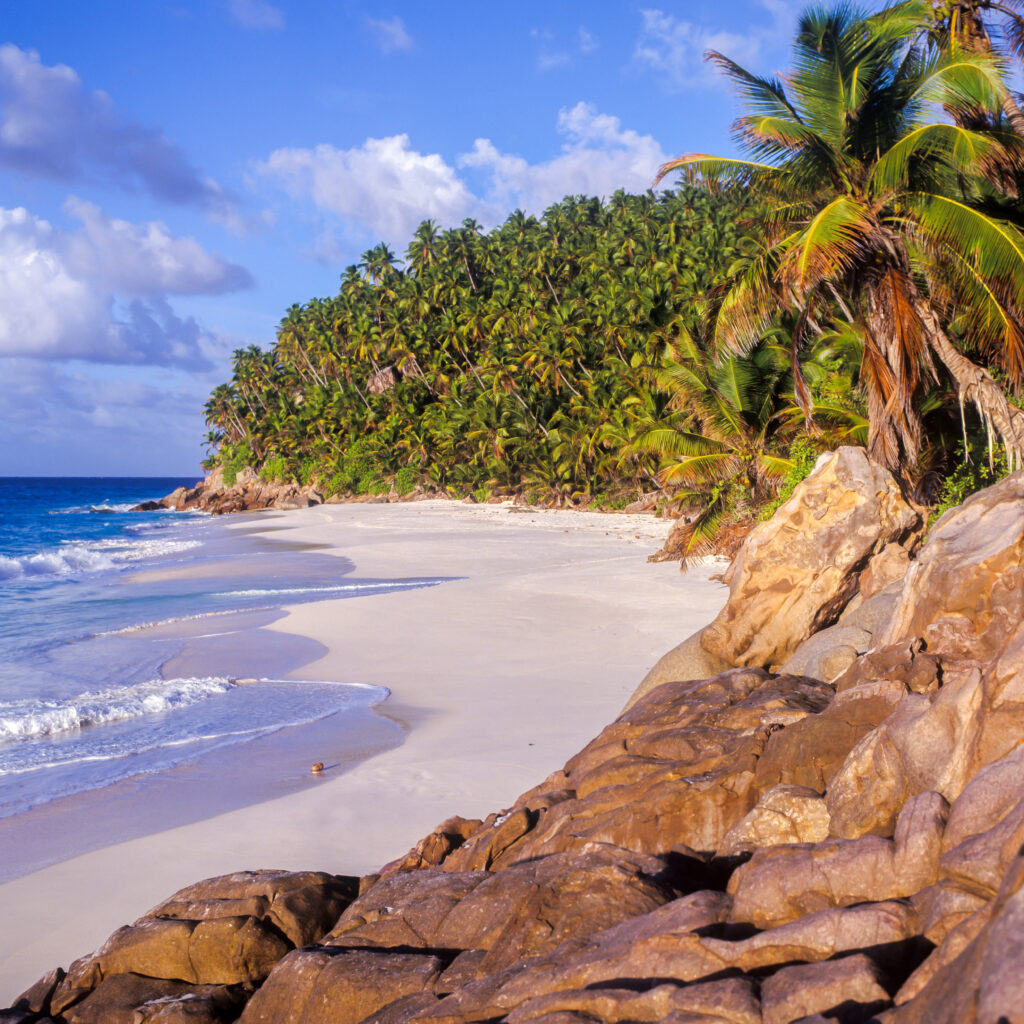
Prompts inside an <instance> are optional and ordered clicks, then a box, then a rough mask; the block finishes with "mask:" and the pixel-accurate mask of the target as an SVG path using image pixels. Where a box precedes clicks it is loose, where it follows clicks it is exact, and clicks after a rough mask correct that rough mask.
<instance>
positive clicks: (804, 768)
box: [756, 678, 907, 793]
mask: <svg viewBox="0 0 1024 1024" xmlns="http://www.w3.org/2000/svg"><path fill="white" fill-rule="evenodd" d="M906 693H907V690H906V686H905V685H904V684H903V683H901V682H899V681H898V680H896V681H890V680H886V679H884V678H883V679H881V680H879V681H877V682H869V683H864V684H862V685H860V686H857V687H856V688H854V689H850V690H845V691H841V692H839V693H836V694H834V695H832V693H831V690H830V691H829V694H830V696H831V699H830V701H829V703H828V705H827V707H825V708H824V710H822V711H820V712H819V713H818V714H816V715H809V716H807V717H806V718H804V719H803V720H801V721H799V722H795V723H794V724H792V725H790V726H789V727H788V728H786V729H782V730H780V731H779V732H776V733H773V734H772V735H771V736H770V737H769V739H768V743H767V744H766V746H765V749H764V753H763V754H762V755H761V758H760V760H759V761H758V763H757V769H756V781H757V786H758V788H759V789H761V790H762V791H765V790H768V789H770V788H772V787H773V786H776V785H778V784H779V783H786V784H788V785H794V786H805V787H807V788H809V789H813V790H815V791H816V792H818V793H824V792H825V790H826V787H827V786H828V785H829V783H830V781H831V779H832V777H833V776H834V775H835V773H836V772H837V771H839V769H840V768H841V767H842V766H843V764H844V762H845V761H846V759H847V757H848V756H849V754H850V751H851V750H853V749H854V748H855V747H856V746H857V744H858V743H859V742H860V741H861V740H862V739H864V737H866V736H868V735H869V734H870V733H871V732H872V730H874V729H875V728H876V727H877V726H879V725H880V724H881V723H882V722H884V721H885V720H886V719H887V718H888V717H889V715H891V714H892V713H893V711H894V710H895V709H896V708H897V707H898V706H899V704H900V702H901V701H902V700H903V698H904V697H905V696H906Z"/></svg>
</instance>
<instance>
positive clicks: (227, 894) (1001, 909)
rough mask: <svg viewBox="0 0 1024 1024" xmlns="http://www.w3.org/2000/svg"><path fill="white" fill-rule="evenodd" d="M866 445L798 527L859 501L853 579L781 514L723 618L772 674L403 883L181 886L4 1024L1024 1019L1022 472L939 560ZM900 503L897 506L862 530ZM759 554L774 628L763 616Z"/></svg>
mask: <svg viewBox="0 0 1024 1024" xmlns="http://www.w3.org/2000/svg"><path fill="white" fill-rule="evenodd" d="M842 460H843V461H850V460H851V457H849V456H843V457H842ZM839 461H840V460H838V459H837V460H836V461H835V462H834V463H827V462H826V463H822V464H820V465H819V470H822V469H823V467H824V469H823V479H820V480H818V481H817V482H815V481H814V480H813V478H812V480H811V481H810V482H809V486H808V488H807V492H806V494H805V495H804V497H802V498H801V499H800V501H799V502H797V504H796V505H795V506H794V508H791V509H790V511H789V512H788V513H787V514H786V517H784V518H787V517H788V518H789V519H790V521H792V516H793V515H795V513H796V510H797V509H801V508H802V509H804V510H805V513H806V510H807V508H808V507H809V506H808V505H807V504H806V501H810V497H809V496H810V495H813V494H815V493H818V494H830V495H831V496H832V498H834V499H835V500H836V502H837V504H838V505H839V506H840V507H841V509H844V510H846V511H844V512H843V513H842V515H848V516H852V517H853V519H847V524H848V525H847V529H848V532H850V533H851V534H855V535H856V536H853V537H851V538H850V539H849V545H847V546H846V547H844V546H843V544H842V543H840V540H841V538H840V537H839V534H838V533H835V534H833V533H832V532H831V531H830V530H828V529H826V531H825V532H826V534H827V535H828V536H830V537H831V540H830V541H828V543H827V544H826V545H825V549H826V550H827V551H829V552H831V556H830V557H834V558H835V559H836V560H837V561H838V563H839V564H842V565H845V566H846V569H845V571H844V573H843V574H842V576H841V580H842V582H841V581H840V576H839V575H837V574H835V573H830V572H829V571H828V567H827V566H825V567H821V566H819V569H820V570H821V571H820V574H819V575H824V576H827V577H828V579H826V580H825V582H823V583H821V584H820V585H817V584H816V579H817V578H816V577H815V578H811V576H808V575H806V574H808V573H811V572H812V570H811V568H810V561H809V559H810V556H809V554H807V552H806V551H805V552H804V553H803V554H800V555H799V557H797V555H794V556H793V570H792V574H791V575H792V581H793V582H792V585H793V587H794V588H797V589H799V587H800V586H802V585H806V587H807V588H808V589H810V590H812V591H813V595H812V597H813V601H811V602H810V604H809V603H808V601H807V600H804V598H803V597H802V596H801V595H800V594H797V593H795V592H791V590H790V589H789V585H788V584H786V585H783V582H782V581H783V580H785V579H789V578H790V577H788V576H786V575H785V573H786V572H789V570H784V569H783V568H781V566H782V565H783V563H782V562H781V561H780V559H778V558H775V557H774V556H773V557H771V558H769V557H768V556H767V555H766V554H765V552H766V550H767V548H766V547H765V544H766V541H765V536H766V535H765V534H762V535H761V536H760V537H758V536H756V531H755V534H752V535H751V538H750V540H749V541H748V544H749V545H750V549H749V550H748V549H745V550H744V552H743V553H742V554H741V558H740V562H739V563H738V569H737V570H736V572H734V574H733V580H734V582H735V581H736V580H737V579H740V580H741V581H744V580H745V581H746V582H742V585H741V584H737V585H736V586H737V591H736V593H737V594H741V593H742V594H747V595H749V598H750V601H751V602H752V604H753V606H755V608H754V610H752V611H750V612H749V614H747V615H746V617H744V615H743V614H742V613H741V612H742V610H741V609H739V608H737V609H736V610H735V614H733V615H731V616H727V617H725V618H723V619H722V620H721V622H720V626H721V627H722V630H723V631H725V630H726V627H727V626H730V624H733V623H735V624H737V629H738V630H740V634H739V635H738V636H737V638H736V639H735V641H731V640H730V641H729V644H728V645H727V646H728V649H729V651H731V652H733V653H732V654H731V655H730V656H731V657H739V658H740V659H742V658H744V657H748V656H749V657H751V658H753V657H754V654H753V653H752V652H755V651H756V652H758V653H757V655H756V657H757V658H764V659H765V660H766V664H760V665H747V666H738V667H730V668H726V669H725V670H722V671H717V672H714V673H712V674H710V675H709V676H707V677H705V678H697V679H693V678H682V679H672V678H665V679H662V680H661V681H660V682H659V683H658V684H657V685H653V686H652V687H650V688H649V689H648V691H647V692H645V693H642V694H639V695H638V696H637V697H636V698H635V699H634V701H633V703H632V704H631V706H630V707H629V708H628V709H627V710H626V711H624V712H623V713H622V714H621V715H620V716H619V718H618V719H616V721H614V722H613V723H611V724H610V725H609V726H608V727H607V728H605V729H604V730H603V731H602V732H601V734H600V735H599V736H597V737H596V738H595V739H594V740H593V741H592V742H591V743H589V744H587V746H586V747H584V748H583V750H581V751H580V752H579V753H578V754H576V755H575V757H573V758H571V759H570V760H569V761H568V763H567V764H566V765H565V766H564V767H563V768H562V769H560V770H559V771H556V772H554V773H553V774H552V775H550V776H549V777H548V778H547V779H545V780H544V781H543V782H541V783H540V784H539V785H538V786H536V787H535V788H534V789H532V790H530V791H529V792H527V793H524V794H523V795H522V796H521V797H520V798H519V799H518V800H517V801H515V803H514V804H513V805H512V806H511V807H508V808H505V809H503V810H501V811H500V812H496V813H494V814H492V815H490V816H488V817H487V818H486V819H484V820H483V821H480V820H467V819H463V818H458V817H455V818H451V819H449V820H448V821H446V822H444V823H442V824H441V825H439V826H438V828H437V829H435V830H434V831H433V832H432V833H430V834H429V835H428V836H425V837H424V838H423V839H422V840H421V841H420V842H419V843H417V844H416V845H415V846H414V847H413V849H412V850H410V851H409V852H408V853H406V854H405V855H403V856H400V857H398V858H397V859H396V860H394V861H392V862H391V863H389V864H387V865H384V866H383V867H382V868H381V869H380V871H379V873H378V874H376V875H371V876H368V877H365V878H363V879H360V880H356V879H352V878H345V877H338V876H333V875H322V874H315V873H305V874H286V873H274V872H256V873H251V874H240V875H232V876H227V877H226V878H221V879H212V880H210V881H208V882H203V883H199V884H198V885H197V886H193V887H191V888H189V889H186V890H183V891H182V892H180V893H178V894H176V895H175V896H173V897H172V898H171V899H170V900H168V901H167V902H165V903H164V904H161V906H159V907H157V908H155V909H154V910H153V911H151V912H150V913H149V914H147V915H146V916H145V917H143V918H141V919H140V920H139V921H137V922H135V924H133V925H130V926H126V927H125V928H122V929H120V930H119V931H118V932H115V934H114V935H113V936H111V938H110V939H109V940H108V942H107V943H106V944H105V945H104V946H103V947H102V948H101V949H100V950H98V951H97V952H96V953H93V954H91V955H90V956H87V957H83V958H82V959H81V960H79V961H77V962H76V963H74V964H72V965H71V966H70V968H68V970H67V972H65V971H63V970H61V969H57V970H55V971H53V972H51V973H50V974H48V975H46V976H45V977H44V978H41V979H40V980H39V981H38V982H37V983H36V984H35V985H33V986H32V987H31V988H30V989H28V990H27V991H26V993H25V994H24V995H23V996H22V997H21V998H20V999H19V1000H18V1001H17V1003H16V1007H15V1009H13V1010H11V1011H9V1012H8V1016H7V1017H6V1018H2V1017H0V1019H9V1020H23V1021H31V1022H42V1021H47V1020H50V1021H56V1022H58V1024H86V1022H91V1021H104V1022H115V1024H117V1022H121V1021H124V1022H126V1024H129V1022H131V1024H135V1022H142V1021H153V1022H157V1021H161V1022H167V1024H170V1022H172V1021H173V1022H185V1021H189V1022H193V1024H194V1022H197V1021H198V1022H211V1024H213V1022H218V1024H226V1022H229V1021H241V1022H243V1024H271V1022H274V1024H338V1022H342V1024H405V1022H416V1024H471V1022H492V1021H507V1022H509V1024H520V1022H522V1024H526V1022H534V1021H536V1022H538V1024H594V1022H607V1024H625V1022H640V1024H647V1022H650V1024H654V1022H657V1021H671V1022H677V1024H683V1022H686V1024H689V1022H693V1024H698V1022H699V1024H791V1022H794V1021H805V1022H808V1024H810V1022H817V1024H824V1022H833V1024H858V1022H864V1024H867V1022H877V1024H918V1022H922V1021H928V1022H929V1024H931V1022H937V1024H1004V1022H1005V1024H1024V972H1022V971H1021V963H1022V960H1024V654H1022V652H1024V616H1022V614H1021V613H1022V611H1024V607H1022V601H1024V597H1022V595H1024V474H1022V475H1018V476H1014V477H1010V478H1008V479H1007V480H1004V481H1003V482H1002V483H1000V484H997V485H996V486H994V487H992V488H989V489H988V490H987V491H985V492H982V493H980V494H978V495H976V496H975V497H974V498H972V499H970V500H969V501H968V502H966V503H965V504H964V505H963V506H962V507H961V508H960V509H957V510H954V511H953V512H951V513H949V514H947V515H946V516H945V517H943V519H942V520H940V522H939V523H938V524H937V525H936V526H935V527H934V528H933V530H932V533H931V535H930V536H929V538H928V540H927V542H926V543H925V544H924V546H923V548H922V549H921V551H920V554H919V555H918V556H917V557H916V559H915V558H912V557H911V554H912V551H913V540H912V538H913V536H914V531H916V530H917V529H918V525H917V524H916V520H914V519H913V516H912V515H911V514H908V513H907V511H906V510H905V508H904V507H903V506H901V505H900V504H899V503H898V502H897V501H896V499H895V497H894V496H893V495H892V494H891V492H890V491H889V490H888V489H887V485H886V486H881V485H882V484H884V483H885V478H884V477H882V476H880V475H879V473H876V472H874V470H870V471H864V472H862V473H860V475H859V476H855V475H849V476H848V477H847V478H846V479H847V480H849V481H853V483H854V484H855V485H856V487H861V488H864V489H865V490H866V492H867V497H866V498H865V500H864V502H858V501H857V500H854V499H853V498H850V497H848V496H847V497H842V496H841V495H840V494H839V492H838V491H837V490H836V488H837V487H838V486H839V485H838V484H837V483H836V481H837V480H838V478H839V474H840V471H839V469H838V468H837V467H838V464H839ZM844 472H845V470H844ZM858 481H859V482H858ZM843 486H846V485H845V484H844V485H843ZM851 486H852V485H851ZM879 488H880V489H879ZM879 494H881V495H883V498H884V500H882V499H879V501H878V504H876V506H875V511H872V512H870V513H867V518H868V519H871V518H873V519H875V520H876V521H877V523H881V522H883V521H884V522H885V523H888V525H885V526H884V528H883V527H878V528H877V529H875V528H870V529H869V528H868V527H867V526H863V527H862V528H861V527H858V528H857V529H854V528H853V525H852V523H853V521H854V520H856V521H858V522H861V523H863V522H864V521H865V520H864V519H857V516H859V515H860V512H859V511H858V509H861V508H863V507H864V506H865V505H868V504H870V503H871V501H874V500H875V499H878V496H879ZM886 510H888V511H886ZM812 518H813V517H812ZM826 518H827V516H826V515H825V514H824V513H823V514H822V516H821V519H820V520H815V522H819V521H823V520H825V519H826ZM877 523H876V525H877ZM836 529H837V530H838V527H837V528H836ZM901 531H902V532H901ZM906 531H909V533H907V532H906ZM770 535H771V534H770V533H769V534H768V536H770ZM780 536H781V535H780ZM872 537H874V539H873V540H872V539H871V538H872ZM908 537H909V538H911V540H910V542H909V543H908ZM893 545H898V546H899V548H900V550H893V547H892V546H893ZM789 546H790V547H791V548H793V549H794V550H796V548H795V545H794V544H792V543H790V544H789ZM901 551H902V552H903V553H902V554H901ZM752 552H753V553H752ZM855 552H859V554H858V555H856V557H855V554H854V553H855ZM757 558H762V559H764V562H763V564H765V565H766V570H765V571H766V572H767V573H772V574H774V575H772V576H771V578H772V579H774V580H775V581H776V586H777V590H776V591H775V593H776V595H777V597H778V600H779V601H780V602H781V603H782V605H783V606H784V609H785V610H786V614H785V615H781V614H780V616H779V625H780V630H781V633H780V635H779V636H778V637H776V638H775V639H774V640H773V639H772V637H770V636H768V637H763V638H762V637H760V636H757V637H755V636H754V635H753V633H752V632H751V629H752V623H754V622H757V621H761V618H762V617H763V614H764V613H763V607H764V603H765V602H767V600H768V596H767V595H768V594H769V590H768V589H767V587H766V586H759V585H755V584H756V580H755V579H754V576H753V575H752V569H751V566H753V565H754V564H755V561H756V559H757ZM744 567H745V568H744ZM739 573H746V574H748V575H737V574H739ZM801 574H805V575H801ZM767 578H768V577H766V579H767ZM800 581H803V583H801V582H800ZM839 595H845V598H843V597H840V596H839ZM736 599H737V601H739V600H740V598H739V597H738V596H737V598H736ZM844 599H845V600H846V601H847V606H846V609H845V610H844V608H843V607H841V604H842V600H844ZM811 605H813V606H814V607H816V608H817V609H818V611H817V612H813V611H811V610H810V609H811ZM758 609H761V610H758ZM823 609H828V611H827V614H826V613H825V611H823ZM836 620H838V623H837V624H834V623H836ZM815 624H817V625H815ZM818 627H821V628H819V629H818V632H817V633H816V634H815V633H812V634H811V636H810V640H808V638H807V637H803V639H802V640H800V639H799V638H800V637H801V636H802V635H803V633H806V632H807V631H808V630H813V629H815V628H818ZM730 628H731V627H730ZM771 628H772V626H771V623H770V622H768V621H766V622H765V624H764V626H763V629H764V630H766V631H770V630H771ZM844 628H845V629H856V630H860V631H861V632H863V633H865V634H867V636H866V637H859V638H858V637H857V636H855V635H854V634H852V633H850V632H846V633H844V632H842V630H843V629H844ZM851 638H852V639H851ZM830 644H832V645H833V646H835V647H838V648H850V650H851V651H852V654H851V653H850V652H849V651H846V652H845V653H844V654H843V656H842V657H841V658H840V657H838V656H837V657H836V658H834V659H832V660H830V659H829V657H828V655H829V650H830ZM811 645H814V646H811ZM736 652H739V655H737V654H736ZM691 653H692V651H691ZM783 655H785V665H786V666H787V671H785V672H778V673H775V672H772V671H770V670H769V666H771V665H775V664H780V663H781V662H780V659H782V657H783ZM679 664H682V665H683V667H684V669H685V668H686V667H687V666H689V665H690V664H692V661H691V662H687V663H685V664H684V663H683V662H681V661H680V662H679ZM798 667H799V668H800V669H801V670H800V671H796V668H798ZM666 674H668V675H671V672H670V671H669V670H666Z"/></svg>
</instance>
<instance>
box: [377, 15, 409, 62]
mask: <svg viewBox="0 0 1024 1024" xmlns="http://www.w3.org/2000/svg"><path fill="white" fill-rule="evenodd" d="M366 24H367V25H368V26H369V28H370V31H371V32H372V33H373V35H374V38H375V39H376V40H377V46H378V47H379V48H380V51H381V53H394V52H395V51H396V50H411V49H412V36H410V35H409V33H408V31H406V28H405V22H403V21H402V19H401V18H400V17H399V16H398V15H397V14H396V15H395V16H394V17H393V18H380V19H377V18H367V19H366Z"/></svg>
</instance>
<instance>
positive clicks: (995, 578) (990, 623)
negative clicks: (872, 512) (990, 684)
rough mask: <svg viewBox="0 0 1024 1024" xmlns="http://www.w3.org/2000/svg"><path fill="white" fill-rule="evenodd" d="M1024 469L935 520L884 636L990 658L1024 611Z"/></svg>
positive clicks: (936, 649)
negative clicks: (1023, 509)
mask: <svg viewBox="0 0 1024 1024" xmlns="http://www.w3.org/2000/svg"><path fill="white" fill-rule="evenodd" d="M1022 508H1024V473H1015V474H1013V475H1012V476H1009V477H1007V478H1006V479H1005V480H1002V481H1000V482H999V483H997V484H995V485H994V486H992V487H989V488H986V489H985V490H983V491H979V492H978V493H977V494H973V495H971V497H969V498H968V499H967V500H966V501H965V502H964V503H963V505H961V506H959V507H958V508H954V509H951V510H950V511H949V512H947V513H946V514H945V515H944V516H943V517H942V518H941V519H940V520H939V521H938V523H936V525H935V526H934V527H933V529H932V531H931V533H930V535H929V537H928V541H927V543H926V544H925V545H924V547H923V548H922V549H921V552H920V554H919V555H918V557H917V559H916V561H915V562H914V563H913V565H912V566H911V567H910V569H909V570H908V572H907V575H906V577H905V579H904V583H903V589H902V595H901V600H900V602H899V604H898V605H897V607H896V609H895V611H894V614H893V617H892V619H891V621H890V623H889V626H888V628H887V629H886V630H885V632H884V633H883V634H882V636H881V637H880V641H879V642H880V644H881V645H883V646H884V645H886V644H891V643H896V642H898V641H901V640H906V639H912V638H914V637H922V638H923V639H924V640H925V642H926V644H927V649H928V650H929V651H930V652H931V653H933V654H938V655H939V656H943V655H952V656H954V657H956V658H958V659H964V658H971V659H973V660H976V661H983V660H986V659H988V658H990V657H992V656H993V655H995V654H996V653H998V652H999V651H1000V650H1001V649H1002V647H1003V646H1004V644H1005V643H1006V641H1007V640H1008V638H1009V637H1010V636H1011V635H1012V634H1013V633H1014V632H1016V630H1017V629H1018V627H1019V626H1020V623H1021V620H1022V618H1024V561H1022V555H1024V516H1022V515H1021V509H1022Z"/></svg>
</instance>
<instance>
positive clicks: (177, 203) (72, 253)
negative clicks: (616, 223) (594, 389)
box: [0, 0, 802, 476]
mask: <svg viewBox="0 0 1024 1024" xmlns="http://www.w3.org/2000/svg"><path fill="white" fill-rule="evenodd" d="M801 6H802V5H800V4H798V3H794V2H790V0H718V2H716V3H713V4H711V3H662V4H660V5H657V6H656V5H654V4H651V5H644V4H633V3H611V2H606V3H598V4H569V3H560V2H557V0H555V2H552V0H548V2H545V3H540V2H533V0H524V2H518V3H516V4H491V5H486V4H480V3H478V2H474V3H464V2H446V0H437V2H435V3H432V4H425V3H422V2H421V3H403V2H396V3H391V4H386V5H384V6H380V5H378V4H376V3H374V4H371V3H366V2H359V0H332V2H319V0H306V2H298V0H295V2H285V0H278V2H274V3H271V2H269V0H202V2H200V0H167V2H164V0H144V2H143V3H139V2H138V0H132V2H126V0H89V3H82V4H78V3H68V2H67V0H31V2H29V3H26V2H25V0H0V13H2V20H0V25H2V31H3V33H4V35H3V36H0V475H21V474H26V475H162V474H184V475H186V476H187V475H192V474H198V472H199V461H200V459H201V458H202V457H203V454H204V451H203V447H202V438H203V435H204V433H205V425H204V424H203V421H202V404H203V401H204V400H205V398H206V395H207V394H208V393H209V391H210V389H211V388H212V387H213V385H215V384H216V383H218V382H220V381H223V380H225V379H226V377H227V375H228V359H229V357H230V353H231V351H232V350H233V349H235V348H238V347H241V346H244V345H248V344H250V343H253V342H255V343H257V344H260V345H263V346H268V345H270V344H271V343H272V341H273V337H274V328H275V326H276V324H277V322H278V321H279V320H280V318H281V316H282V314H283V313H284V311H285V310H286V309H287V307H288V306H290V305H291V304H293V303H295V302H303V301H306V300H307V299H309V298H312V297H314V296H321V295H329V294H333V293H334V292H335V291H336V290H337V283H338V279H339V275H340V274H341V272H342V270H343V269H344V267H345V266H346V265H347V264H349V263H353V262H357V261H358V259H359V256H360V254H361V253H362V252H363V251H364V250H365V249H367V248H369V247H370V246H371V245H373V244H375V243H376V242H377V241H379V240H385V241H387V242H388V243H389V244H390V245H391V246H392V247H393V248H395V249H396V250H397V251H398V252H399V253H401V252H403V251H404V249H405V246H406V243H407V241H408V238H409V235H410V234H411V232H412V230H413V229H414V228H415V226H416V224H418V223H419V222H420V221H421V220H423V219H424V218H426V217H432V218H434V219H435V220H437V221H438V222H439V223H440V224H441V225H442V226H448V225H452V224H458V223H460V222H461V221H462V219H463V218H465V217H470V216H472V217H475V218H476V219H477V220H479V221H480V222H481V223H483V224H484V225H485V226H486V227H491V226H493V225H495V224H497V223H499V222H500V221H501V220H503V219H504V217H505V216H506V215H507V214H508V213H509V212H510V211H511V210H513V209H514V208H516V207H517V206H518V207H521V208H523V209H525V210H527V211H529V212H532V213H541V212H542V211H543V210H544V208H545V207H546V206H548V205H550V204H551V203H552V202H555V201H557V200H558V199H559V198H560V197H561V196H562V195H564V194H566V193H588V194H597V195H609V194H610V193H611V192H613V191H615V189H617V188H626V189H628V190H637V191H638V190H642V189H644V188H646V187H648V186H649V184H650V182H651V179H652V178H653V175H654V173H655V170H656V168H657V166H658V164H659V163H660V162H661V161H662V160H664V159H666V158H667V157H670V156H674V155H678V154H679V153H681V152H686V151H706V152H722V153H726V152H731V145H730V141H729V133H728V126H729V122H730V120H731V118H732V117H733V116H734V114H735V106H734V103H733V98H732V96H731V95H730V94H729V93H728V92H727V91H726V89H725V87H724V85H723V83H722V81H721V80H720V79H718V78H716V76H715V75H714V74H713V73H712V72H711V71H710V69H709V68H708V67H707V66H706V65H705V64H704V63H703V62H702V60H701V54H702V53H703V52H704V50H706V49H707V48H709V47H711V48H716V49H720V50H722V51H723V52H725V53H727V54H728V55H729V56H732V57H734V58H735V59H737V60H739V61H740V62H741V63H744V64H745V65H747V66H749V67H751V68H754V69H757V70H759V71H781V70H783V69H784V68H785V65H786V60H787V54H788V45H789V39H790V38H791V30H792V26H793V24H794V22H795V17H796V14H797V12H798V11H799V9H800V7H801Z"/></svg>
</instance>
